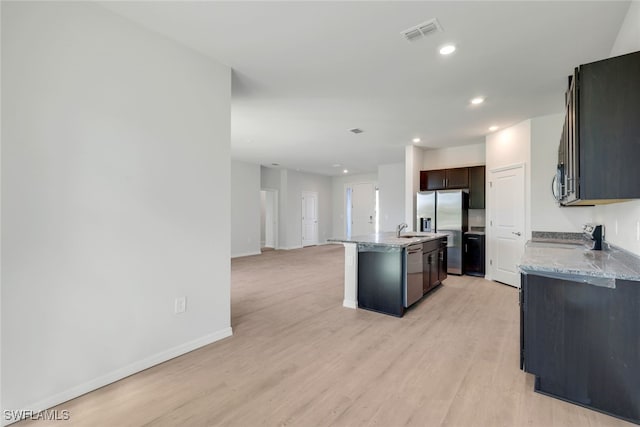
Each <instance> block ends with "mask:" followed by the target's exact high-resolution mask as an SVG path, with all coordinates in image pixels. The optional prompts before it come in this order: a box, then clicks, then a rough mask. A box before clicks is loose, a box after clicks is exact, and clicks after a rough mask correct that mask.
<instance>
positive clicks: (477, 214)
mask: <svg viewBox="0 0 640 427" xmlns="http://www.w3.org/2000/svg"><path fill="white" fill-rule="evenodd" d="M485 225H486V224H485V216H484V209H469V227H484V226H485Z"/></svg>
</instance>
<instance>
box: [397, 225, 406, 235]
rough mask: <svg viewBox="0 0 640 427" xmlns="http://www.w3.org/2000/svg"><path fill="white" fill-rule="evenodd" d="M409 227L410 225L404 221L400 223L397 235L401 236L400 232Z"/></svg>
mask: <svg viewBox="0 0 640 427" xmlns="http://www.w3.org/2000/svg"><path fill="white" fill-rule="evenodd" d="M407 227H408V225H407V224H405V223H404V222H403V223H402V224H399V225H398V234H397V236H398V237H400V233H402V230H404V229H405V228H407Z"/></svg>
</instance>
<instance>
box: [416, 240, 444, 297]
mask: <svg viewBox="0 0 640 427" xmlns="http://www.w3.org/2000/svg"><path fill="white" fill-rule="evenodd" d="M422 259H423V276H422V281H423V286H422V290H423V293H425V294H426V293H427V292H429V291H430V290H431V289H433V288H435V287H436V286H438V285H439V284H441V283H442V281H443V280H444V279H446V278H447V240H446V239H439V240H433V241H430V242H426V243H424V244H423V246H422Z"/></svg>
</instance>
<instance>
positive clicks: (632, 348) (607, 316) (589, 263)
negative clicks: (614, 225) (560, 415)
mask: <svg viewBox="0 0 640 427" xmlns="http://www.w3.org/2000/svg"><path fill="white" fill-rule="evenodd" d="M519 268H520V271H521V278H522V287H521V290H520V345H521V358H520V367H521V369H523V370H524V371H525V372H528V373H531V374H534V375H535V378H536V379H535V390H536V391H537V392H540V393H543V394H546V395H550V396H553V397H556V398H560V399H562V400H566V401H569V402H572V403H575V404H578V405H581V406H585V407H588V408H591V409H595V410H597V411H601V412H604V413H607V414H610V415H613V416H616V417H619V418H623V419H625V420H628V421H631V422H634V423H640V258H639V257H637V256H635V255H634V254H631V253H629V252H626V251H624V250H621V249H617V248H615V247H609V246H608V245H605V249H604V250H591V249H589V248H587V247H585V246H583V245H580V244H571V243H551V242H535V241H534V242H529V243H527V246H526V249H525V253H524V256H523V258H522V260H521V262H520V265H519Z"/></svg>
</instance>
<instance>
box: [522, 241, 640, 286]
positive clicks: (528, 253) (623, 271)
mask: <svg viewBox="0 0 640 427" xmlns="http://www.w3.org/2000/svg"><path fill="white" fill-rule="evenodd" d="M603 246H605V247H607V249H604V250H601V251H594V250H591V249H589V248H588V247H587V246H585V245H580V244H576V243H569V242H567V243H560V242H559V241H556V242H550V241H529V242H527V245H526V247H525V252H524V255H523V256H522V259H521V260H520V264H518V268H519V269H520V271H521V272H523V273H529V274H536V273H537V274H541V275H546V276H551V277H557V278H559V279H562V278H565V279H568V280H574V281H580V282H584V283H591V284H594V285H598V286H607V287H615V280H616V279H623V280H631V281H638V282H640V257H638V256H636V255H634V254H632V253H630V252H628V251H625V250H622V249H620V248H616V247H614V246H611V245H608V244H606V243H605V244H604V245H603Z"/></svg>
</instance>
